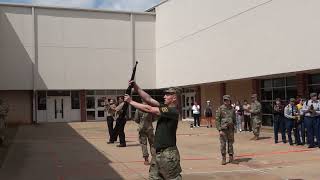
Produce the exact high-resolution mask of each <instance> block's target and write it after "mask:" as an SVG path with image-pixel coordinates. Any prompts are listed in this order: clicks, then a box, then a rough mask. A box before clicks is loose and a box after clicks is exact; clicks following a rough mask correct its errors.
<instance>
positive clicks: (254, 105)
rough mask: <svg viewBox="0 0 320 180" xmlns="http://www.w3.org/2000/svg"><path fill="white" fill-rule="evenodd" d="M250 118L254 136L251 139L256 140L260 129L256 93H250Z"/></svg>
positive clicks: (259, 107)
mask: <svg viewBox="0 0 320 180" xmlns="http://www.w3.org/2000/svg"><path fill="white" fill-rule="evenodd" d="M251 100H252V102H251V107H250V113H251V120H252V127H253V134H254V137H253V138H251V140H258V139H259V135H260V129H261V104H260V102H259V101H258V97H257V94H252V96H251Z"/></svg>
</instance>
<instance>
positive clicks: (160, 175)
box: [149, 147, 182, 180]
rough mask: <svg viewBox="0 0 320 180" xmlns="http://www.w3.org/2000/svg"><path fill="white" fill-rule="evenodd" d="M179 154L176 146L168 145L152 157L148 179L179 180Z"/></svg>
mask: <svg viewBox="0 0 320 180" xmlns="http://www.w3.org/2000/svg"><path fill="white" fill-rule="evenodd" d="M181 171H182V169H181V166H180V154H179V150H178V148H177V147H169V148H166V149H164V150H163V151H160V152H157V154H156V156H153V157H152V160H151V165H150V169H149V179H150V180H162V179H171V180H181V179H182V177H181V174H180V173H181Z"/></svg>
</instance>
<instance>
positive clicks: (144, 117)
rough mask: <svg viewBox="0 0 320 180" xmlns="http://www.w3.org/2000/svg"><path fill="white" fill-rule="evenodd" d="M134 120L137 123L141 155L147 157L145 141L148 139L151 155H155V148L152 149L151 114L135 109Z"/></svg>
mask: <svg viewBox="0 0 320 180" xmlns="http://www.w3.org/2000/svg"><path fill="white" fill-rule="evenodd" d="M134 121H135V122H136V123H138V124H139V128H138V132H139V142H140V144H141V149H142V155H143V157H144V158H148V157H149V153H148V147H147V141H149V145H150V153H151V156H152V157H153V156H155V154H156V150H155V149H154V147H153V145H154V133H153V126H152V121H153V115H152V114H150V113H144V112H141V111H139V110H138V109H137V110H136V113H135V116H134Z"/></svg>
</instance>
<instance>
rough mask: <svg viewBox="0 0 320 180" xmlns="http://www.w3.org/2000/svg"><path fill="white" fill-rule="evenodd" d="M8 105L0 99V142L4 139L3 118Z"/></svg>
mask: <svg viewBox="0 0 320 180" xmlns="http://www.w3.org/2000/svg"><path fill="white" fill-rule="evenodd" d="M8 111H9V107H8V105H7V104H6V103H4V102H3V101H2V100H1V99H0V144H1V143H2V142H4V140H5V132H4V128H5V118H6V117H7V115H8Z"/></svg>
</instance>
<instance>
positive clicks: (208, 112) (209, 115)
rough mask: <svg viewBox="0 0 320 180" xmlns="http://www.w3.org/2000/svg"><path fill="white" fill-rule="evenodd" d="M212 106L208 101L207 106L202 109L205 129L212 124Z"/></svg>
mask: <svg viewBox="0 0 320 180" xmlns="http://www.w3.org/2000/svg"><path fill="white" fill-rule="evenodd" d="M212 109H213V107H212V105H211V103H210V101H209V100H208V101H207V106H206V108H205V109H204V114H205V116H206V121H207V128H210V127H212V122H211V119H212Z"/></svg>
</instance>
